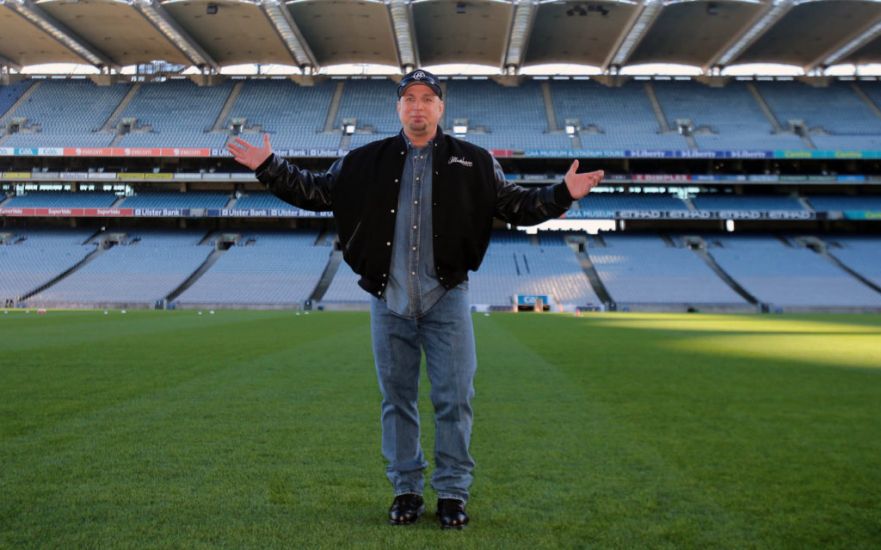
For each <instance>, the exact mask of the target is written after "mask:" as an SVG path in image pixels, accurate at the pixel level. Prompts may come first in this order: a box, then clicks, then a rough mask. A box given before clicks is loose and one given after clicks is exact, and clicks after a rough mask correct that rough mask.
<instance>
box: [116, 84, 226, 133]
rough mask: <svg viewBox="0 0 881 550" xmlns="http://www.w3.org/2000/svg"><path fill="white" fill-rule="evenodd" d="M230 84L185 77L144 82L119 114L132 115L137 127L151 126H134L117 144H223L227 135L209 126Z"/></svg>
mask: <svg viewBox="0 0 881 550" xmlns="http://www.w3.org/2000/svg"><path fill="white" fill-rule="evenodd" d="M231 88H232V83H231V82H226V83H223V84H218V85H216V86H202V87H200V86H196V85H195V84H193V83H192V82H191V81H189V80H170V81H167V82H162V83H151V84H144V85H143V86H142V87H141V89H140V90H139V91H138V93H137V95H136V96H135V97H134V98H133V99H132V101H131V103H129V105H128V106H127V107H126V108H125V110H124V111H123V113H122V116H121V118H132V117H133V118H136V119H137V125H136V126H137V127H140V126H145V125H146V126H150V128H151V130H150V131H149V132H141V131H138V130H137V129H136V130H135V131H133V132H132V133H129V134H126V135H124V136H123V137H122V139H121V140H119V142H118V143H117V146H118V147H215V148H220V147H223V145H224V144H225V143H226V141H227V138H228V137H229V136H228V135H227V134H226V133H225V132H210V130H211V127H212V125H213V124H214V121H215V120H216V119H217V117H218V116H219V115H220V109H221V108H222V107H223V104H224V102H225V101H226V99H227V97H228V96H229V94H230V90H231Z"/></svg>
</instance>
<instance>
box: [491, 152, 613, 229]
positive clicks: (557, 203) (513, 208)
mask: <svg viewBox="0 0 881 550" xmlns="http://www.w3.org/2000/svg"><path fill="white" fill-rule="evenodd" d="M493 164H494V165H495V175H496V216H497V217H499V218H500V219H502V220H504V221H506V222H508V223H512V224H515V225H535V224H537V223H541V222H544V221H547V220H550V219H553V218H558V217H560V216H561V215H563V213H564V212H565V211H566V210H568V209H569V206H570V205H571V204H572V201H575V200H578V199H580V198H583V197H585V196H586V195H587V194H588V193H590V190H591V189H593V188H594V187H596V186H597V184H599V182H600V181H602V179H603V176H604V175H605V174H604V172H603V171H602V170H596V171H593V172H586V173H584V174H579V173H577V172H578V161H577V160H576V161H575V162H573V163H572V166H570V167H569V171H568V172H567V173H566V176H565V178H564V181H563V182H561V183H558V184H556V185H548V186H547V187H542V188H538V189H527V188H525V187H521V186H519V185H515V184H513V183H511V182H509V181H507V180H506V179H505V173H504V172H503V171H502V167H501V166H499V164H498V162H496V161H495V159H493Z"/></svg>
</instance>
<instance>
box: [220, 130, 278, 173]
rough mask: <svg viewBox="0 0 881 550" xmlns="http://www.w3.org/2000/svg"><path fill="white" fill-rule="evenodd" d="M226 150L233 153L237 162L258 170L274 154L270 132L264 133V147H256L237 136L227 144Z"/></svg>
mask: <svg viewBox="0 0 881 550" xmlns="http://www.w3.org/2000/svg"><path fill="white" fill-rule="evenodd" d="M226 150H227V151H229V152H230V153H232V155H233V156H234V157H235V159H236V162H238V163H239V164H244V165H245V166H247V167H248V168H250V169H251V170H256V169H257V167H259V166H260V165H261V164H263V162H264V161H265V160H266V159H268V158H269V155H271V154H272V146H271V145H270V144H269V134H263V147H254V146H253V145H251V144H250V143H248V142H247V141H245V140H243V139H242V138H240V137H237V138H235V139H234V140H233V141H230V142H228V143H227V144H226Z"/></svg>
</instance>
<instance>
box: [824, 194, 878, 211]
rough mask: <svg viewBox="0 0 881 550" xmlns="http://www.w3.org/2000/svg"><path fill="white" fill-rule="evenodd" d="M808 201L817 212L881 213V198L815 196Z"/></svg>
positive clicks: (868, 196)
mask: <svg viewBox="0 0 881 550" xmlns="http://www.w3.org/2000/svg"><path fill="white" fill-rule="evenodd" d="M807 200H808V202H809V203H810V204H811V206H812V207H813V208H814V210H816V211H817V212H834V211H844V210H874V211H879V212H881V196H872V195H862V196H842V195H838V196H835V195H814V196H808V197H807Z"/></svg>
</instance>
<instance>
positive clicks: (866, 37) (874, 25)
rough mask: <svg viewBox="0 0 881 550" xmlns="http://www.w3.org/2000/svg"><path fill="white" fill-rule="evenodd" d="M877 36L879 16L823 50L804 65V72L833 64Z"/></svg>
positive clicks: (880, 30) (880, 28)
mask: <svg viewBox="0 0 881 550" xmlns="http://www.w3.org/2000/svg"><path fill="white" fill-rule="evenodd" d="M878 36H881V16H878V17H876V18H875V19H873V20H871V21H869V23H868V24H867V25H866V26H864V27H862V28H860V29H858V30H857V31H856V32H854V33H852V34H850V35H849V36H847V37H846V38H845V39H844V40H842V41H841V42H838V43H837V44H835V45H834V46H832V47H831V48H829V49H828V50H827V51H825V52H823V53H822V55H820V56H819V57H817V59H815V60H813V61H811V62H810V63H808V64H807V65H805V73H806V74H807V73H809V72H811V71H813V70H814V69H817V68H825V67H828V66H829V65H834V64H835V63H837V62H838V61H840V60H841V59H844V58H845V57H847V56H849V55H850V54H852V53H853V52H855V51H857V50H858V49H860V48H862V47H863V46H865V45H866V44H868V43H869V42H871V41H872V40H875V39H876V38H878Z"/></svg>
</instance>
